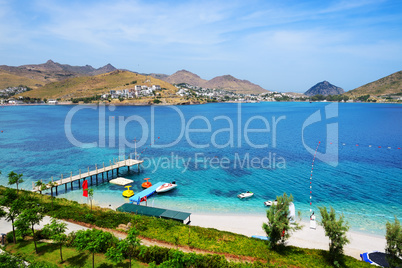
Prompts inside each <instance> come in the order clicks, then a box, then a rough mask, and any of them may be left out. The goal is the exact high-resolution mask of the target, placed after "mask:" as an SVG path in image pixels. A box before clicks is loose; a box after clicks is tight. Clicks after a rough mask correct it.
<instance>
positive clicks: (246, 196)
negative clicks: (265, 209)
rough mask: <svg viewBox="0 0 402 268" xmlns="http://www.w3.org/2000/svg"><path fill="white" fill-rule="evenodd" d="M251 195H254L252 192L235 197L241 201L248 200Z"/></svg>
mask: <svg viewBox="0 0 402 268" xmlns="http://www.w3.org/2000/svg"><path fill="white" fill-rule="evenodd" d="M253 195H254V193H253V192H250V191H247V192H245V193H241V194H238V195H237V197H238V198H240V199H243V198H250V197H252V196H253Z"/></svg>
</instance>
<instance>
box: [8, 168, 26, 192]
mask: <svg viewBox="0 0 402 268" xmlns="http://www.w3.org/2000/svg"><path fill="white" fill-rule="evenodd" d="M22 176H23V175H22V174H17V173H15V172H14V171H11V172H10V173H8V185H13V184H17V191H18V184H19V183H23V182H24V180H23V179H22Z"/></svg>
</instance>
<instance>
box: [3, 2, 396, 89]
mask: <svg viewBox="0 0 402 268" xmlns="http://www.w3.org/2000/svg"><path fill="white" fill-rule="evenodd" d="M0 55H1V57H0V64H6V65H12V66H18V65H23V64H39V63H44V62H46V61H47V60H48V59H52V60H53V61H56V62H59V63H65V64H70V65H86V64H89V65H92V66H93V67H95V68H98V67H101V66H103V65H106V64H107V63H111V64H112V65H114V66H115V67H116V68H125V69H129V70H132V71H137V72H142V73H151V72H153V73H165V74H172V73H174V72H176V71H177V70H181V69H186V70H188V71H191V72H193V73H196V74H198V75H199V76H200V77H201V78H204V79H211V78H213V77H215V76H219V75H225V74H231V75H233V76H235V77H237V78H239V79H246V80H249V81H251V82H253V83H256V84H259V85H260V86H262V87H263V88H265V89H268V90H276V91H283V92H288V91H294V92H304V91H306V90H307V89H309V88H310V87H311V86H313V85H314V84H316V83H318V82H321V81H323V80H327V81H329V82H330V83H332V84H334V85H336V86H339V87H342V88H344V89H345V90H351V89H354V88H356V87H358V86H361V85H363V84H366V83H369V82H372V81H375V80H377V79H379V78H381V77H384V76H387V75H389V74H391V73H394V72H397V71H400V70H402V1H400V0H395V1H386V0H384V1H381V0H375V1H374V0H373V1H371V0H345V1H320V0H317V1H297V0H294V1H287V0H281V1H269V0H265V1H259V0H255V1H253V0H251V1H236V0H234V1H215V2H214V1H130V0H123V1H121V0H115V1H102V0H97V1H92V0H90V1H76V0H68V1H64V0H60V1H50V0H39V1H37V0H32V1H12V0H8V1H7V0H0Z"/></svg>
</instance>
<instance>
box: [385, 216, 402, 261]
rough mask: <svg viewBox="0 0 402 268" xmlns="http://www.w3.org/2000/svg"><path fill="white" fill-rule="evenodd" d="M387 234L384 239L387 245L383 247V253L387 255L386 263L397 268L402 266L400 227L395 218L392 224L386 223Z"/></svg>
mask: <svg viewBox="0 0 402 268" xmlns="http://www.w3.org/2000/svg"><path fill="white" fill-rule="evenodd" d="M385 226H386V228H387V233H386V235H385V238H386V239H387V245H386V247H385V253H387V254H389V257H388V263H389V264H390V265H391V266H392V267H399V265H401V264H402V260H401V259H399V258H400V257H402V227H401V223H400V222H399V221H398V219H397V218H396V216H395V221H394V223H390V222H388V221H387V223H386V225H385Z"/></svg>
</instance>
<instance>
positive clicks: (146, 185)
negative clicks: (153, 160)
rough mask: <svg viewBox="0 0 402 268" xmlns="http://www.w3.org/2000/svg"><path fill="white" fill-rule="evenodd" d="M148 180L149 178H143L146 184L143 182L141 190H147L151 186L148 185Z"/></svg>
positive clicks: (150, 184)
mask: <svg viewBox="0 0 402 268" xmlns="http://www.w3.org/2000/svg"><path fill="white" fill-rule="evenodd" d="M148 180H149V178H145V179H144V181H146V182H144V183H142V184H141V186H142V188H145V189H147V188H149V187H151V186H152V183H150V182H149V181H148Z"/></svg>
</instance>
